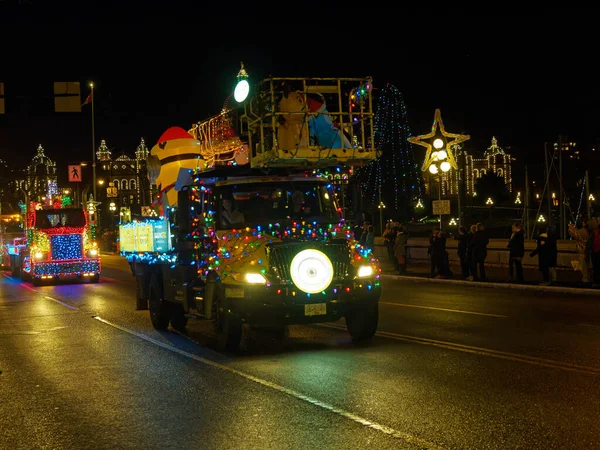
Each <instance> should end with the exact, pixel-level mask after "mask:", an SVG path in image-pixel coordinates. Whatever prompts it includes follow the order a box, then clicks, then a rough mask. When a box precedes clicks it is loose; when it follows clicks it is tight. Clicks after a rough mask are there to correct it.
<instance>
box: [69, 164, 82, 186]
mask: <svg viewBox="0 0 600 450" xmlns="http://www.w3.org/2000/svg"><path fill="white" fill-rule="evenodd" d="M69 183H81V166H80V165H73V166H69Z"/></svg>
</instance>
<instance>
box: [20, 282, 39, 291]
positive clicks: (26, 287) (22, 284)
mask: <svg viewBox="0 0 600 450" xmlns="http://www.w3.org/2000/svg"><path fill="white" fill-rule="evenodd" d="M19 285H20V286H23V287H24V288H25V289H29V290H30V291H33V292H37V289H34V288H32V287H31V286H28V285H26V284H25V283H20V284H19Z"/></svg>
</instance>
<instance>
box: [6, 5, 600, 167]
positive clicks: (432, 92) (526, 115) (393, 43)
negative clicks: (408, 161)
mask: <svg viewBox="0 0 600 450" xmlns="http://www.w3.org/2000/svg"><path fill="white" fill-rule="evenodd" d="M46 3H50V2H43V4H42V2H41V1H40V0H20V1H19V0H0V18H1V19H0V20H1V21H2V22H3V23H2V27H0V28H1V31H0V38H1V39H0V42H2V52H1V56H0V81H5V83H6V89H7V90H8V89H9V88H10V86H13V92H14V90H18V91H19V92H28V93H29V92H37V91H36V90H39V91H40V92H41V91H43V90H44V89H46V88H45V87H40V86H44V84H45V83H46V86H47V85H48V83H50V86H51V82H52V81H70V80H80V81H82V82H85V81H87V80H92V79H93V80H94V81H95V82H96V84H97V91H96V94H97V95H96V115H97V121H96V136H97V141H99V140H100V139H102V138H104V139H106V140H107V141H108V144H109V146H110V147H114V148H115V149H116V151H117V152H120V151H128V152H133V151H134V150H135V147H136V146H137V144H138V143H139V139H140V137H141V136H143V137H144V138H145V139H146V141H147V143H148V144H149V146H151V145H153V144H155V142H156V140H157V138H158V137H159V136H160V134H162V132H163V131H164V130H165V129H166V128H168V127H170V126H174V125H177V126H182V127H184V128H186V129H187V128H189V127H190V125H191V124H192V123H193V122H196V121H198V120H202V119H205V118H207V117H208V116H210V115H213V114H215V113H218V112H219V111H220V109H221V106H222V104H223V101H224V100H225V98H226V97H227V95H228V94H229V93H230V90H231V89H232V88H233V85H234V83H235V75H236V74H237V71H238V70H239V62H240V61H244V63H245V65H246V67H247V70H248V72H249V74H250V76H251V78H252V80H253V81H256V80H258V79H260V78H263V77H266V76H268V75H269V74H273V75H274V76H303V75H307V76H339V77H347V76H365V75H371V76H373V77H374V80H375V81H374V84H375V86H377V85H381V84H383V83H385V82H391V83H393V84H395V85H396V86H397V87H398V88H399V89H400V90H401V91H402V92H403V93H404V95H405V101H406V104H407V108H408V114H409V122H410V126H411V129H412V132H413V133H414V134H421V133H425V132H427V131H428V130H429V129H430V127H431V122H432V120H433V114H434V110H435V109H436V108H440V109H441V110H442V117H443V119H444V122H445V125H446V128H447V129H448V130H449V131H451V132H466V133H469V134H470V135H471V136H472V140H471V145H472V146H473V147H475V148H478V149H481V150H483V149H484V147H485V146H488V145H489V141H490V139H491V137H492V135H495V136H496V137H497V138H498V140H499V143H500V145H503V146H511V148H512V150H513V152H515V153H516V156H517V157H518V158H520V157H522V156H523V157H525V158H526V159H528V160H530V161H535V160H538V159H539V158H541V157H542V156H541V155H542V153H541V149H542V148H543V142H544V141H545V140H548V141H555V140H556V136H557V135H558V133H566V134H568V135H569V137H570V138H571V139H576V140H578V141H579V142H581V143H582V144H583V143H585V142H590V143H591V142H593V141H594V140H595V139H596V137H597V136H598V134H599V132H598V126H597V124H598V113H597V105H598V101H599V100H600V95H599V89H598V82H597V80H598V76H599V75H598V71H599V69H598V68H597V67H596V66H597V65H598V55H599V54H600V52H599V51H598V43H599V42H600V40H599V39H598V37H597V32H596V31H595V30H596V28H597V27H596V23H595V22H596V21H597V19H596V12H595V10H592V9H589V10H585V9H569V10H559V9H547V10H543V9H539V8H538V9H536V10H534V11H532V12H531V13H530V14H526V13H525V12H523V14H522V15H520V16H510V15H509V12H508V11H505V12H502V11H501V10H494V11H481V14H479V15H474V12H472V11H468V10H464V11H461V10H460V9H456V10H452V13H450V12H446V11H442V10H439V9H430V10H426V9H423V10H409V9H403V8H400V7H397V8H395V9H390V8H377V7H369V5H368V4H367V3H364V2H363V3H361V4H360V5H362V6H356V7H354V6H353V7H347V8H346V9H344V10H343V11H341V10H339V9H338V10H333V9H326V8H322V7H317V6H316V3H315V4H314V8H313V7H312V6H311V5H312V4H309V3H307V4H305V5H301V4H298V5H293V4H290V5H289V6H287V7H286V6H283V4H281V5H278V6H275V7H274V6H259V4H254V3H252V2H246V3H239V4H238V3H227V4H224V5H223V6H222V7H218V6H215V5H218V3H211V5H212V6H208V7H205V8H201V7H198V6H196V7H193V6H190V5H193V4H185V3H181V2H176V1H175V2H168V3H167V2H161V3H160V4H156V5H155V6H151V7H148V4H147V3H143V4H142V3H140V4H138V6H136V7H132V6H118V4H115V5H116V6H110V5H111V4H110V3H107V2H102V3H98V4H96V5H95V6H90V5H93V2H81V3H74V4H69V3H65V2H54V3H53V6H44V5H45V4H46ZM122 3H123V5H124V4H125V3H126V2H122ZM127 3H129V2H127ZM202 3H203V2H196V3H195V4H196V5H200V4H202ZM238 5H239V6H238ZM148 8H154V9H152V10H151V9H148ZM206 8H209V9H206ZM486 14H487V15H486ZM50 89H51V88H50ZM86 92H87V91H84V92H83V93H82V98H85V96H86ZM32 95H33V94H32ZM7 96H8V92H7ZM7 109H8V106H7ZM84 111H85V110H84ZM90 129H91V126H90V118H89V111H86V112H84V113H82V114H81V115H80V116H77V117H72V116H70V117H66V116H63V115H58V116H57V115H56V114H54V115H50V116H48V115H45V114H42V113H41V112H40V111H37V112H36V111H25V112H23V113H22V114H9V115H6V116H5V117H2V116H0V152H1V153H2V155H0V157H3V158H5V159H8V160H11V161H15V162H18V161H21V160H25V161H28V160H29V159H30V158H31V156H33V154H34V152H35V148H36V147H37V145H38V143H42V144H43V145H44V147H45V148H46V150H47V153H48V154H49V155H50V156H51V157H53V158H55V159H57V160H58V161H59V162H60V163H63V162H68V161H72V160H78V159H89V157H90V155H89V154H90V153H91V133H90ZM86 155H87V156H86Z"/></svg>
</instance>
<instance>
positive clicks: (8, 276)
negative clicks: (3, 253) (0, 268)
mask: <svg viewBox="0 0 600 450" xmlns="http://www.w3.org/2000/svg"><path fill="white" fill-rule="evenodd" d="M2 276H3V277H4V278H8V279H9V280H12V277H11V276H10V275H6V274H5V273H3V274H2Z"/></svg>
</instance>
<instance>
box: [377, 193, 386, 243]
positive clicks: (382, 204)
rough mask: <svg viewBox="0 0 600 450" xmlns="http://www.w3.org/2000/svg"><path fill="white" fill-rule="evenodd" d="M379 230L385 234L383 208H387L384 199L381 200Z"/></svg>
mask: <svg viewBox="0 0 600 450" xmlns="http://www.w3.org/2000/svg"><path fill="white" fill-rule="evenodd" d="M377 207H378V208H379V230H380V231H381V235H382V236H383V210H384V209H385V203H383V202H382V201H380V202H379V206H377Z"/></svg>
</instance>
